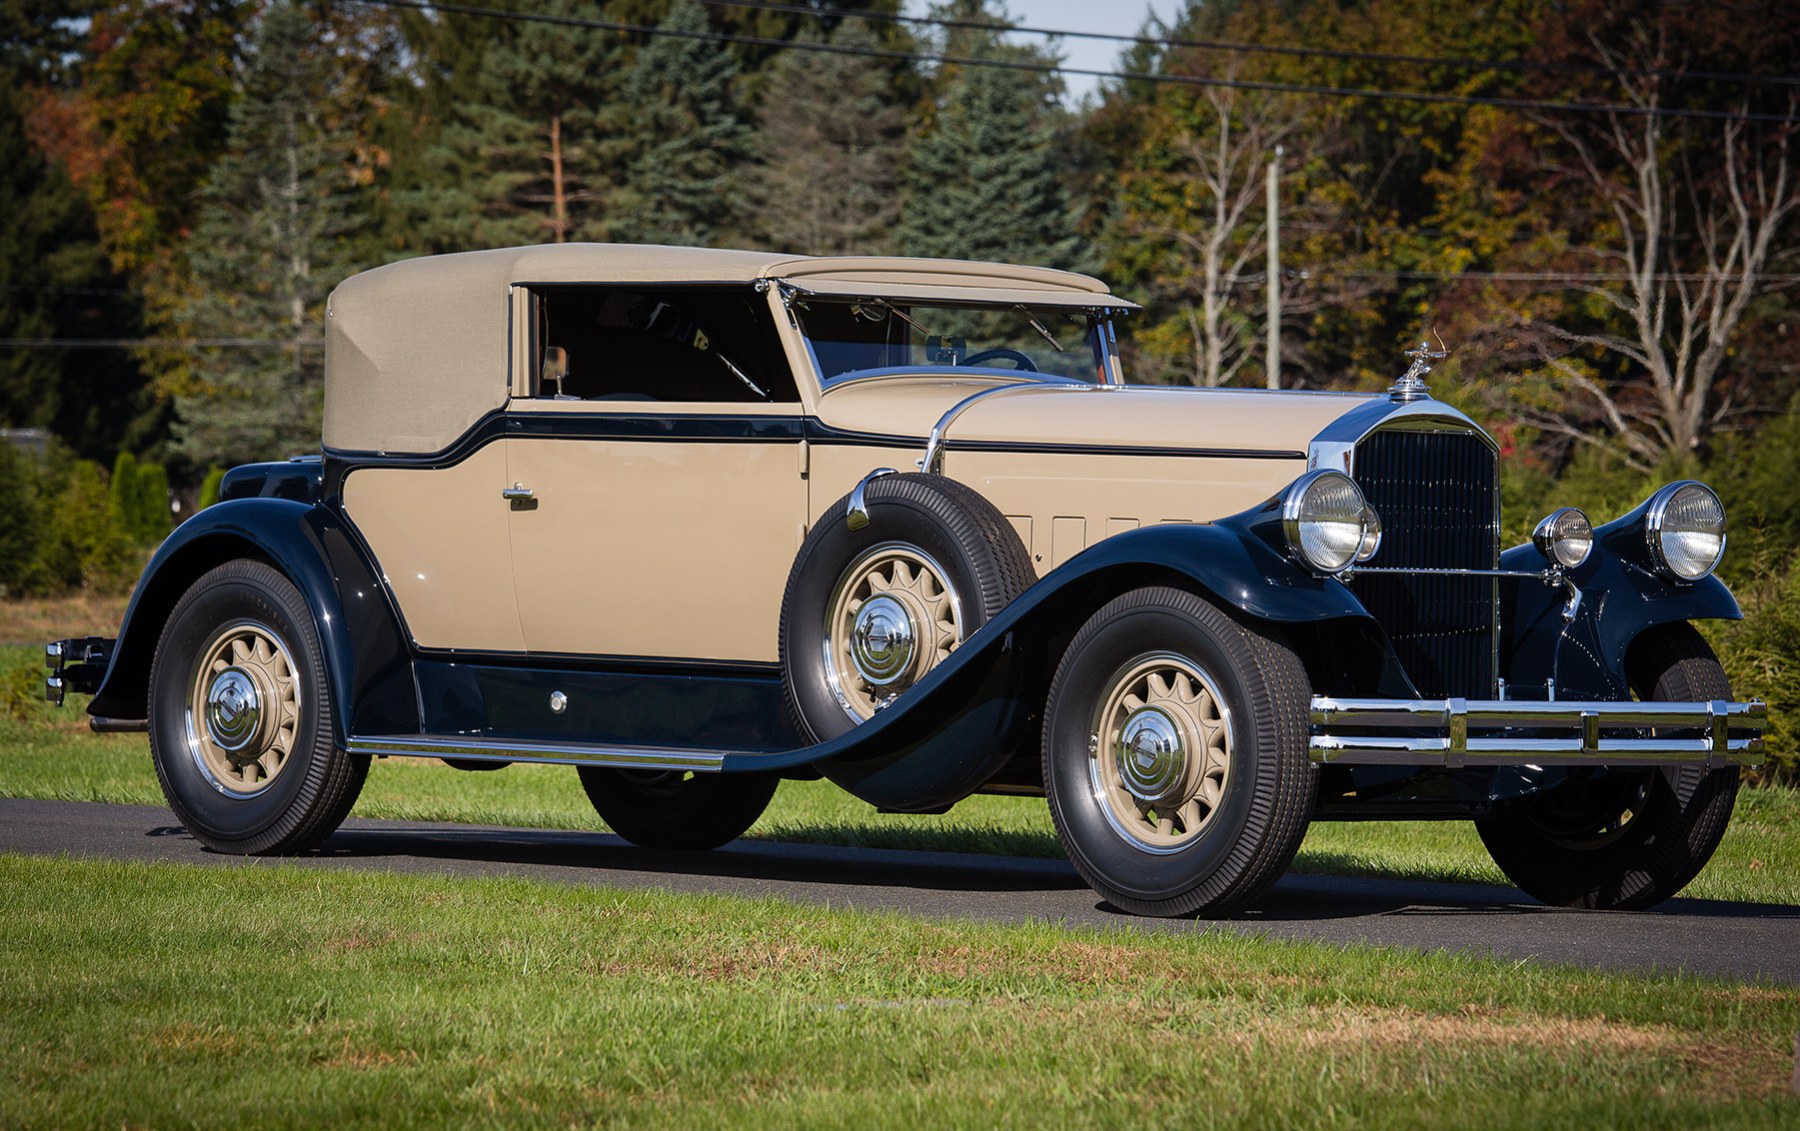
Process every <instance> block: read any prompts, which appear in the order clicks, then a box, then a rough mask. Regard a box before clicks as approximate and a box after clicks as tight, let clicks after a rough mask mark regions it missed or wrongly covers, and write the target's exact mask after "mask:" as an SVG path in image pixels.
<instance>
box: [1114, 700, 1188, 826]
mask: <svg viewBox="0 0 1800 1131" xmlns="http://www.w3.org/2000/svg"><path fill="white" fill-rule="evenodd" d="M1118 759H1119V781H1120V784H1121V785H1123V786H1124V787H1125V791H1126V792H1127V793H1129V794H1131V796H1133V797H1135V798H1136V799H1137V800H1139V801H1142V802H1145V803H1147V804H1150V805H1154V804H1156V803H1157V802H1159V801H1164V800H1167V799H1168V798H1170V797H1172V796H1173V795H1174V794H1175V793H1176V791H1177V790H1178V789H1179V788H1180V786H1181V784H1182V779H1183V777H1184V776H1185V771H1186V769H1187V751H1185V750H1184V749H1182V745H1181V731H1180V729H1179V728H1178V727H1177V726H1176V723H1175V720H1174V719H1171V718H1170V717H1169V716H1168V715H1167V714H1165V713H1163V711H1162V710H1161V709H1160V708H1157V707H1141V708H1139V709H1138V710H1136V711H1133V712H1132V713H1131V714H1130V715H1129V716H1127V718H1126V719H1125V725H1124V726H1123V727H1121V728H1119V749H1118Z"/></svg>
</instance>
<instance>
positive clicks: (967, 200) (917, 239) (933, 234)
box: [898, 2, 1081, 267]
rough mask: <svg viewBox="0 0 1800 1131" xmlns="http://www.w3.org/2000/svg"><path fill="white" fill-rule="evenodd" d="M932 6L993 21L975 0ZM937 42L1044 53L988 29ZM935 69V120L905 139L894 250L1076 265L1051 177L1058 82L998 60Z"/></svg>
mask: <svg viewBox="0 0 1800 1131" xmlns="http://www.w3.org/2000/svg"><path fill="white" fill-rule="evenodd" d="M933 13H934V14H935V15H940V16H949V17H953V18H956V19H962V20H969V19H988V20H996V27H998V26H1000V25H999V23H998V22H997V17H995V16H994V15H993V14H992V13H991V12H989V11H988V10H987V7H986V4H985V3H982V2H975V3H967V2H965V3H961V4H952V5H946V6H941V7H938V8H934V9H933ZM946 47H947V48H948V50H949V51H950V53H951V54H953V55H974V56H978V57H989V58H996V59H1005V58H1016V59H1025V60H1029V61H1044V60H1045V57H1044V56H1043V55H1041V54H1040V53H1037V52H1033V51H1030V50H1028V49H1026V48H1020V47H1012V46H1009V45H1007V44H1004V43H1002V42H1000V40H999V37H998V33H997V31H994V32H988V31H982V30H979V29H961V30H959V31H958V32H957V33H956V34H955V35H953V36H952V37H951V40H950V42H949V43H948V44H946ZM942 79H943V89H942V92H941V93H940V95H939V97H938V99H937V105H936V114H935V120H934V121H932V122H931V123H930V124H929V126H927V127H926V129H925V130H924V131H923V132H922V133H921V134H920V136H919V138H918V140H917V141H915V142H914V143H913V147H912V155H911V156H912V160H911V163H910V165H909V167H908V169H907V173H906V177H905V187H906V193H905V200H906V203H905V209H904V212H903V214H902V217H901V222H900V229H899V232H898V239H899V244H900V247H899V250H900V252H901V253H902V254H906V255H930V256H945V257H949V258H955V259H998V260H1004V261H1010V262H1016V263H1038V264H1044V265H1047V266H1054V267H1070V266H1077V265H1078V264H1079V259H1080V246H1081V244H1080V240H1079V239H1078V238H1077V237H1076V236H1075V235H1074V234H1073V232H1074V221H1075V216H1074V210H1073V208H1072V206H1071V202H1070V199H1069V192H1068V189H1067V187H1066V186H1065V185H1064V184H1063V181H1062V177H1061V173H1062V167H1063V165H1064V163H1065V161H1066V157H1065V155H1064V152H1063V149H1064V147H1063V145H1062V144H1061V122H1060V116H1061V111H1060V110H1059V109H1058V107H1057V104H1056V98H1057V95H1058V94H1059V93H1060V84H1059V83H1058V82H1057V80H1056V79H1054V78H1052V77H1047V76H1044V75H1040V74H1034V73H1032V72H1029V71H1015V70H1007V69H1002V68H998V67H969V66H961V67H952V68H947V69H946V71H945V73H944V74H943V76H942Z"/></svg>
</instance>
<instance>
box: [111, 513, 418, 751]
mask: <svg viewBox="0 0 1800 1131" xmlns="http://www.w3.org/2000/svg"><path fill="white" fill-rule="evenodd" d="M234 558H256V559H260V560H262V561H266V562H268V563H269V564H270V565H272V566H274V567H275V568H276V569H278V570H280V571H281V572H282V574H284V575H285V576H286V577H287V578H288V580H289V581H291V582H292V583H293V585H294V587H295V588H297V589H298V590H299V591H300V594H301V596H302V597H303V598H304V599H305V601H306V605H307V608H308V609H309V610H310V611H311V612H312V615H313V619H314V623H315V624H316V625H317V626H318V630H319V638H320V642H321V644H322V645H323V647H324V652H325V669H326V672H327V673H328V676H329V678H330V680H331V683H332V689H333V694H334V695H335V696H336V697H337V711H336V713H335V723H336V726H337V729H338V731H339V733H338V734H337V736H336V737H337V739H338V740H339V741H340V742H341V741H343V739H344V738H345V737H347V735H348V734H351V733H358V732H362V733H382V732H384V731H385V732H389V733H392V732H395V731H408V730H410V731H417V730H418V727H419V718H418V705H417V701H416V699H415V698H414V696H413V691H412V672H411V659H410V656H409V653H408V650H407V646H406V634H405V632H404V630H403V628H402V625H401V621H400V618H399V615H398V614H397V613H396V612H395V610H394V608H393V605H392V603H391V601H390V599H389V598H388V596H387V593H386V591H385V589H384V588H383V587H382V585H381V583H380V580H379V575H378V573H377V571H376V570H375V569H374V568H373V567H372V565H371V563H370V562H369V560H368V557H367V555H366V553H365V552H364V551H363V549H362V547H361V545H360V544H359V542H358V541H357V539H356V538H355V536H354V534H353V533H352V532H351V531H350V530H349V529H348V526H347V524H346V523H345V522H344V521H343V519H341V518H339V517H338V516H337V515H335V514H333V513H332V512H331V511H330V510H329V509H327V508H325V507H320V506H309V505H307V504H304V503H299V502H294V501H291V500H287V499H276V498H249V499H239V500H235V501H231V502H225V503H219V504H217V505H216V506H211V507H208V508H206V509H205V510H203V511H201V512H200V513H199V514H197V515H195V516H194V517H193V518H190V519H188V520H187V521H186V522H184V523H182V524H181V525H180V526H179V527H177V528H176V530H175V532H174V533H173V534H171V535H170V536H169V537H168V539H166V540H165V541H164V542H163V544H162V545H161V546H160V547H159V548H158V549H157V551H156V555H155V556H154V557H153V558H152V559H151V560H150V564H149V565H148V566H146V567H145V569H144V576H143V577H142V578H141V579H140V580H139V581H138V585H137V589H136V591H135V592H133V594H132V597H131V604H130V605H129V606H128V607H127V608H126V610H125V621H124V624H123V625H122V626H121V627H120V633H119V641H118V645H117V646H116V647H115V648H114V650H113V657H112V661H111V663H110V664H109V665H108V667H107V671H106V676H105V678H104V679H103V680H102V681H101V684H100V688H99V690H98V691H97V692H96V693H95V696H94V700H93V702H92V703H91V704H89V706H88V711H89V713H90V714H93V715H100V716H109V717H113V718H136V719H141V718H144V717H145V716H146V713H147V707H148V692H149V679H150V663H151V659H152V658H153V656H154V653H155V650H156V642H157V640H158V638H159V637H160V636H161V635H162V628H163V624H164V623H165V622H166V621H167V619H168V617H169V613H170V612H171V611H172V610H173V609H174V607H175V603H176V602H177V601H179V600H180V599H181V596H182V594H184V593H186V592H187V590H188V588H189V587H190V586H191V585H193V583H194V582H195V581H197V580H198V579H199V578H200V577H201V576H202V575H203V574H205V573H206V572H207V571H208V570H211V569H212V568H214V567H215V566H218V565H221V564H223V563H224V562H227V561H230V560H232V559H234Z"/></svg>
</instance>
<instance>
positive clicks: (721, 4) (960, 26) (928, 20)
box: [700, 0, 1800, 86]
mask: <svg viewBox="0 0 1800 1131" xmlns="http://www.w3.org/2000/svg"><path fill="white" fill-rule="evenodd" d="M700 2H701V3H702V4H706V5H708V6H709V7H714V8H747V9H749V10H751V11H756V12H778V13H783V14H788V15H797V16H809V17H812V18H814V19H857V20H868V21H872V22H880V23H888V24H911V25H915V26H921V25H922V26H927V27H942V28H954V29H957V30H959V31H961V30H966V31H994V32H1023V33H1024V34H1027V35H1041V36H1045V37H1052V36H1054V37H1057V38H1061V39H1094V40H1101V41H1104V42H1110V43H1129V44H1132V45H1134V46H1139V47H1194V48H1201V49H1204V50H1209V51H1232V52H1238V53H1242V54H1251V55H1287V56H1294V57H1298V58H1307V59H1343V60H1349V61H1352V62H1364V63H1405V64H1408V65H1412V66H1423V67H1455V68H1459V69H1463V70H1481V71H1544V72H1547V73H1551V74H1577V75H1624V76H1629V77H1631V78H1670V79H1699V80H1705V81H1716V82H1747V83H1758V84H1767V85H1773V86H1800V75H1757V74H1747V73H1742V72H1735V71H1686V70H1669V69H1647V70H1646V69H1640V68H1630V67H1626V68H1619V67H1605V66H1600V65H1598V64H1583V63H1535V62H1531V61H1529V60H1524V59H1463V58H1449V57H1444V56H1436V55H1399V54H1393V53H1390V52H1384V51H1350V50H1345V49H1342V48H1325V47H1287V46H1281V45H1277V44H1267V43H1244V42H1235V41H1231V40H1222V39H1188V38H1183V37H1178V36H1148V35H1119V34H1117V33H1115V32H1104V31H1075V30H1072V29H1069V28H1045V27H1031V26H1029V25H1026V24H994V23H984V22H982V21H981V20H959V19H950V18H947V17H942V16H902V15H892V14H889V13H886V12H865V11H861V10H858V9H854V8H833V7H823V8H813V7H808V6H806V5H804V4H785V3H778V2H775V0H700ZM1071 73H1076V74H1082V73H1086V72H1079V71H1078V72H1071Z"/></svg>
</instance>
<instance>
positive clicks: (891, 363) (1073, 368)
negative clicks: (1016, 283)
mask: <svg viewBox="0 0 1800 1131" xmlns="http://www.w3.org/2000/svg"><path fill="white" fill-rule="evenodd" d="M794 311H795V313H796V314H797V315H798V317H799V320H800V330H801V332H802V333H803V334H805V335H806V341H807V344H808V345H810V346H811V347H812V352H813V357H814V358H816V359H817V360H818V364H819V378H820V380H821V381H823V382H824V383H825V384H826V385H827V386H829V385H833V384H836V383H837V382H839V381H846V380H849V379H850V378H853V377H868V376H872V375H876V374H884V373H909V372H924V373H942V372H944V371H945V370H946V369H979V370H983V371H989V372H994V373H1004V374H1009V375H1010V374H1020V373H1024V374H1028V375H1029V374H1038V375H1041V376H1042V377H1043V378H1045V379H1051V380H1065V381H1082V382H1086V383H1088V384H1096V383H1101V382H1104V380H1105V377H1104V372H1105V365H1106V346H1105V333H1104V326H1103V325H1102V323H1101V322H1100V320H1099V319H1098V318H1096V317H1095V316H1094V315H1093V314H1092V313H1091V312H1089V311H1086V310H1080V309H1072V308H1070V307H1054V306H1049V307H1027V306H1024V305H1015V306H950V305H940V304H930V303H920V302H901V301H898V300H888V299H823V298H817V297H812V296H806V297H801V298H797V299H796V300H795V303H794Z"/></svg>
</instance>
